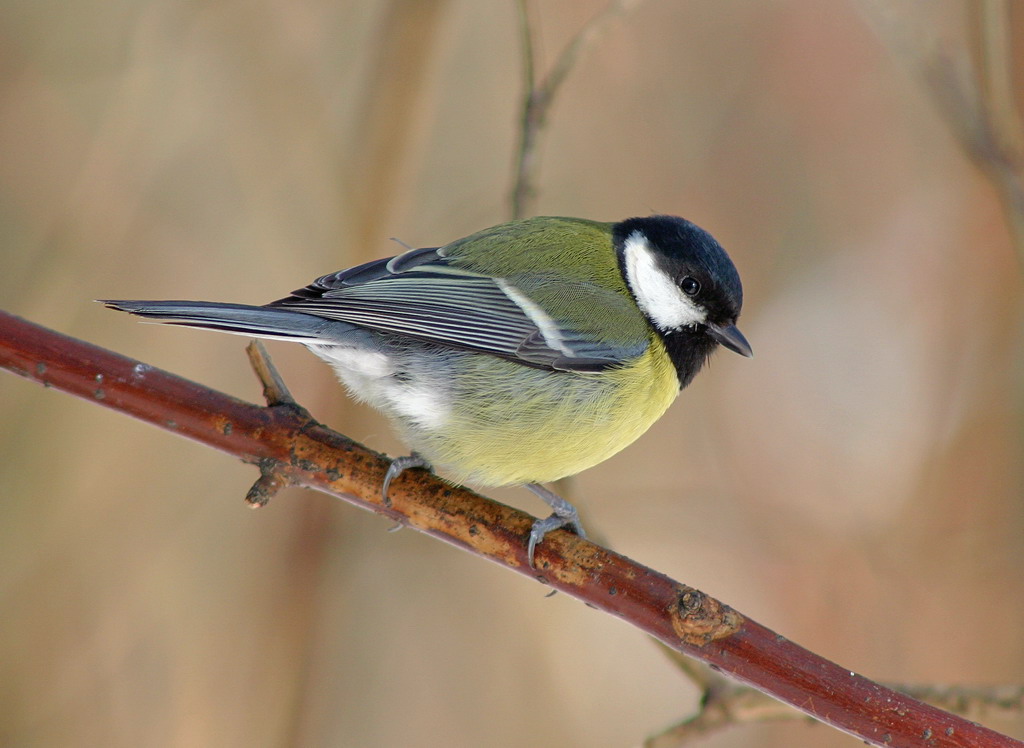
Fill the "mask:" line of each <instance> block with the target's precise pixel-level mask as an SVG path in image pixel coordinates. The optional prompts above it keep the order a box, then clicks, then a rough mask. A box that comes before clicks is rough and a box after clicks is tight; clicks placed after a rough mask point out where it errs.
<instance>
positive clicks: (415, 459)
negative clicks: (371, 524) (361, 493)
mask: <svg viewBox="0 0 1024 748" xmlns="http://www.w3.org/2000/svg"><path fill="white" fill-rule="evenodd" d="M412 468H423V469H424V470H430V469H431V465H430V463H429V462H427V460H425V459H424V458H423V457H422V456H421V455H418V454H416V453H415V452H413V453H412V454H411V455H407V456H406V457H396V458H395V459H393V460H392V461H391V464H390V465H389V466H388V471H387V472H386V473H384V484H383V485H382V486H381V489H380V492H381V495H382V496H383V497H384V503H385V504H388V503H390V502H389V501H388V490H389V489H390V488H391V481H393V480H394V479H395V478H397V477H398V476H400V475H401V474H402V473H404V472H405V471H406V470H411V469H412Z"/></svg>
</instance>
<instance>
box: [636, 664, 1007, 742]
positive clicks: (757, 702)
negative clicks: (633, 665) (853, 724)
mask: <svg viewBox="0 0 1024 748" xmlns="http://www.w3.org/2000/svg"><path fill="white" fill-rule="evenodd" d="M664 649H665V652H666V654H667V655H668V656H669V657H670V658H671V659H672V661H673V662H674V663H675V664H676V665H677V666H678V667H679V668H680V669H681V670H683V671H684V672H685V673H686V674H687V676H688V677H689V678H690V679H691V680H693V681H694V682H695V683H698V684H699V685H700V686H701V703H700V709H698V711H697V712H696V713H695V714H693V715H692V716H690V717H688V718H687V719H684V720H682V721H680V722H678V723H677V724H675V725H672V726H671V727H669V728H667V729H666V730H664V731H663V732H660V733H658V734H657V735H654V736H652V737H650V738H648V739H647V740H646V741H644V748H678V747H679V746H685V745H692V744H693V743H694V742H696V741H697V740H698V739H700V738H704V737H707V736H709V735H711V734H713V733H716V732H721V731H723V730H726V729H729V728H732V727H738V726H740V725H748V724H760V723H763V722H793V721H803V722H811V721H812V720H811V718H810V717H808V716H807V715H806V714H804V713H802V712H799V711H797V710H796V709H794V708H792V707H791V706H789V705H787V704H783V703H782V702H780V701H776V700H775V699H773V698H772V697H770V696H769V695H767V694H765V693H762V692H761V691H758V690H756V689H754V688H751V687H750V686H747V685H744V684H742V683H737V682H735V681H731V680H728V679H726V678H723V677H722V676H721V675H719V674H718V673H716V672H714V671H713V670H711V669H710V668H708V667H706V666H703V665H701V664H700V663H697V662H695V661H694V660H692V659H690V658H688V657H685V656H683V655H681V654H679V653H678V652H675V651H674V650H670V649H668V648H664ZM889 688H892V689H893V690H895V691H899V692H900V693H905V694H908V695H910V696H913V697H914V698H916V699H920V700H921V701H924V702H926V703H928V704H931V705H932V706H936V707H939V708H940V709H945V710H947V711H950V712H953V713H954V714H958V715H960V716H961V717H965V718H967V719H982V718H985V717H988V716H991V715H993V714H1002V715H1020V714H1021V713H1022V712H1024V686H1019V685H1018V686H989V687H984V686H979V687H971V688H968V687H964V686H922V685H891V686H889ZM922 737H923V738H925V739H924V740H923V741H922V744H923V745H930V743H928V742H927V741H928V740H930V739H931V738H932V737H934V736H932V735H930V734H929V735H928V736H927V737H925V734H924V733H922Z"/></svg>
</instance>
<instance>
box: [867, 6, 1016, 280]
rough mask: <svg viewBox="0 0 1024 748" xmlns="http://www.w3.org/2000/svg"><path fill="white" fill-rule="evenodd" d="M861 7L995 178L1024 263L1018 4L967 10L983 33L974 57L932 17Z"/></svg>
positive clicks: (966, 148)
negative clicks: (934, 28) (935, 28)
mask: <svg viewBox="0 0 1024 748" xmlns="http://www.w3.org/2000/svg"><path fill="white" fill-rule="evenodd" d="M860 6H861V9H862V10H863V12H864V14H865V16H866V17H867V19H868V20H869V21H870V22H871V23H872V25H873V26H874V27H875V29H876V30H877V32H878V34H879V36H881V37H882V39H883V40H885V42H886V43H887V44H888V45H889V46H890V47H891V48H892V50H893V51H894V52H895V53H896V54H897V56H898V57H899V58H901V59H902V60H903V61H904V62H905V63H907V64H908V65H909V66H910V67H911V68H912V69H913V70H914V71H915V72H916V73H917V74H918V75H920V77H921V79H922V80H923V81H924V83H925V86H926V89H927V91H928V92H929V94H930V95H931V97H932V100H933V101H934V102H935V106H936V108H937V109H938V111H939V112H940V113H941V114H942V116H943V117H944V119H945V121H946V123H947V124H948V125H949V127H950V129H951V130H952V132H953V134H954V135H955V136H956V138H957V139H958V140H959V142H960V145H961V147H963V149H964V151H965V152H966V153H967V155H968V156H969V157H970V158H971V159H972V160H973V161H974V163H975V164H976V165H977V166H978V168H980V169H981V170H982V172H984V173H985V174H986V175H987V176H988V177H989V179H990V180H992V182H993V184H994V185H995V187H996V190H997V192H998V194H999V197H1000V200H1001V201H1002V203H1003V209H1004V213H1005V217H1006V221H1007V224H1008V225H1009V228H1010V232H1011V234H1012V238H1013V241H1014V245H1015V246H1016V249H1017V255H1018V259H1019V260H1020V262H1021V263H1022V264H1024V126H1022V125H1021V118H1020V115H1019V113H1018V109H1017V101H1016V98H1015V93H1016V92H1015V87H1014V82H1013V76H1012V70H1013V67H1012V54H1011V52H1012V50H1011V41H1012V40H1011V37H1010V19H1009V13H1010V3H1009V2H1007V0H982V1H981V2H976V3H967V4H965V5H964V9H965V11H966V12H967V13H970V14H973V15H972V17H971V20H973V22H974V25H975V27H976V28H977V31H978V40H977V44H976V47H977V50H976V53H975V54H974V55H972V54H971V53H970V50H969V49H967V48H966V46H965V45H964V44H962V43H961V44H958V45H950V44H944V43H941V42H940V41H939V40H938V39H935V38H931V36H930V33H931V32H930V29H931V26H930V24H929V22H928V19H926V18H910V19H908V18H906V17H905V15H906V11H900V10H899V9H897V8H894V7H891V4H890V3H887V2H883V0H860ZM913 7H921V8H924V9H926V10H927V9H928V7H929V6H928V4H923V5H920V6H913Z"/></svg>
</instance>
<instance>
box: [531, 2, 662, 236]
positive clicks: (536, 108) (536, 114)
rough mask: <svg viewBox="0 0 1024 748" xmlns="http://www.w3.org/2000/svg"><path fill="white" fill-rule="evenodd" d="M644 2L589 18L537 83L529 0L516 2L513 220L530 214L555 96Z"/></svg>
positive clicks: (618, 5) (610, 8)
mask: <svg viewBox="0 0 1024 748" xmlns="http://www.w3.org/2000/svg"><path fill="white" fill-rule="evenodd" d="M641 2H643V0H612V2H610V3H608V5H607V6H606V7H605V9H604V10H602V11H601V12H600V13H598V14H597V15H595V16H594V17H593V18H591V19H590V20H589V21H587V23H585V24H584V25H583V27H582V28H580V30H579V31H578V32H576V35H575V36H573V38H572V39H571V40H569V43H568V44H566V45H565V48H564V49H562V52H561V53H560V54H559V55H558V58H557V59H556V60H555V63H554V65H552V66H551V70H550V71H549V72H548V74H547V75H546V76H544V78H543V79H542V80H540V81H539V82H538V81H537V72H536V53H535V46H536V45H535V44H534V39H535V38H536V35H535V33H534V30H533V24H532V22H531V19H530V8H529V5H530V3H529V0H516V11H517V15H518V21H519V38H520V44H521V48H522V58H523V82H524V85H525V87H526V94H525V95H524V97H523V104H522V109H521V111H520V116H519V148H518V150H517V152H516V166H515V181H514V184H513V187H512V197H511V212H512V218H513V219H517V218H524V217H526V216H527V215H530V214H531V213H532V212H533V201H534V200H535V198H536V196H537V160H538V156H537V147H538V140H539V139H540V136H541V134H542V133H543V130H544V127H545V126H546V125H547V120H548V113H549V110H550V108H551V104H552V103H553V102H554V99H555V95H556V94H557V93H558V90H559V89H560V88H561V86H562V84H563V83H565V80H566V78H568V77H569V73H571V72H572V71H573V68H575V67H576V63H577V62H579V60H580V57H581V56H582V55H583V53H584V52H585V51H587V50H588V49H589V48H590V47H592V46H593V45H594V44H595V43H596V42H597V41H598V40H600V39H601V37H603V36H604V34H605V33H606V32H607V31H608V29H609V28H610V27H611V24H612V22H613V21H614V20H616V19H617V18H619V17H621V16H623V15H625V14H626V13H629V12H630V11H632V10H634V9H635V8H636V7H638V6H639V5H640V3H641Z"/></svg>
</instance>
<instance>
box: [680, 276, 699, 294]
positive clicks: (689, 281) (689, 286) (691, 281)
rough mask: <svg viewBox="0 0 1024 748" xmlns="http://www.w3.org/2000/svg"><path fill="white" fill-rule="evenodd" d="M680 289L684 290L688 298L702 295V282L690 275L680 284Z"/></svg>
mask: <svg viewBox="0 0 1024 748" xmlns="http://www.w3.org/2000/svg"><path fill="white" fill-rule="evenodd" d="M679 287H680V288H681V289H683V293H684V294H686V295H687V296H696V295H697V294H698V293H700V281H699V280H697V279H696V278H691V277H690V276H689V275H688V276H686V277H685V278H683V279H682V280H681V281H680V282H679Z"/></svg>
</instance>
